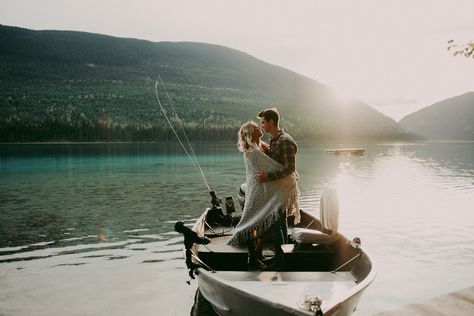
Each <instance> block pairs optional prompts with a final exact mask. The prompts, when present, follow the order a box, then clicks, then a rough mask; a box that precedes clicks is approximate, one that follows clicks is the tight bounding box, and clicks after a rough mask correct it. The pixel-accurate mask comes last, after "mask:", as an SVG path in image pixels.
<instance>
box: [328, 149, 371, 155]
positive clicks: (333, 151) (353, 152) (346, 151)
mask: <svg viewBox="0 0 474 316" xmlns="http://www.w3.org/2000/svg"><path fill="white" fill-rule="evenodd" d="M326 152H327V153H330V154H335V155H340V154H351V155H363V154H364V152H365V148H334V149H326Z"/></svg>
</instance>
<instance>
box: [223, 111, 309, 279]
mask: <svg viewBox="0 0 474 316" xmlns="http://www.w3.org/2000/svg"><path fill="white" fill-rule="evenodd" d="M258 118H259V120H260V128H259V126H258V125H257V124H256V123H255V122H252V121H250V122H247V123H244V124H243V125H242V126H241V127H240V130H239V133H238V148H239V150H240V151H241V152H243V156H244V161H245V167H246V192H245V205H244V209H243V213H242V218H241V220H240V222H239V224H238V225H237V226H236V227H235V231H234V235H233V236H232V238H231V239H230V241H229V244H230V245H233V246H237V245H240V244H245V243H247V245H248V248H249V268H258V269H268V270H280V269H281V268H282V265H283V250H282V247H281V246H282V245H283V244H284V243H286V242H287V238H288V233H287V217H289V216H294V222H295V224H297V223H299V221H300V212H299V205H298V197H299V190H298V185H297V180H298V176H297V173H296V168H295V165H296V152H297V145H296V143H295V141H294V140H293V138H291V136H290V135H288V134H287V133H285V132H284V131H283V130H282V129H280V128H279V125H278V122H279V118H280V115H279V113H278V111H277V109H276V108H272V109H266V110H263V111H261V112H260V113H259V114H258ZM262 132H265V133H269V134H270V135H271V139H270V142H269V144H266V143H264V142H263V141H261V139H260V138H261V137H262ZM269 231H271V236H272V240H273V244H274V247H275V257H274V258H272V259H271V260H272V261H273V262H272V263H271V264H270V265H269V266H268V267H267V266H266V264H265V263H264V261H265V258H264V257H263V255H262V247H263V246H262V245H263V241H262V237H263V235H264V234H266V233H267V232H269Z"/></svg>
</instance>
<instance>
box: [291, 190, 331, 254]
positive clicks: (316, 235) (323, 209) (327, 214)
mask: <svg viewBox="0 0 474 316" xmlns="http://www.w3.org/2000/svg"><path fill="white" fill-rule="evenodd" d="M319 212H320V219H321V224H322V226H323V229H322V231H320V230H315V229H307V228H301V227H295V228H293V232H292V234H291V237H292V239H293V240H294V241H296V242H297V243H300V244H321V245H330V244H332V243H334V242H335V241H336V240H337V239H338V236H339V235H338V233H337V229H338V226H339V203H338V199H337V192H336V190H335V189H326V190H324V192H323V194H322V196H321V202H320V206H319Z"/></svg>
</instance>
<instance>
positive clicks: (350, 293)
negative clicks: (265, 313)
mask: <svg viewBox="0 0 474 316" xmlns="http://www.w3.org/2000/svg"><path fill="white" fill-rule="evenodd" d="M208 210H209V209H206V210H205V211H204V212H203V213H202V214H201V216H200V217H199V218H198V219H197V221H196V222H195V224H194V225H193V230H194V231H196V232H197V229H198V226H199V225H204V222H205V217H206V215H207V212H208ZM305 213H307V214H308V215H309V216H311V217H313V218H315V219H317V220H319V219H318V218H317V217H315V216H313V215H312V214H310V213H308V212H305ZM338 234H339V235H340V237H341V238H343V239H344V240H345V241H346V242H347V243H350V241H349V239H348V238H347V237H346V236H345V235H343V234H341V233H340V232H338ZM357 249H358V250H359V251H360V253H361V254H362V255H363V256H365V257H366V258H367V260H368V261H369V263H370V265H371V267H370V272H369V273H368V274H367V275H366V276H365V277H364V278H363V279H362V280H361V281H360V282H356V285H355V286H353V287H351V288H349V289H347V291H345V292H344V294H343V295H339V296H337V297H335V299H334V300H331V301H332V302H333V304H332V305H331V306H329V307H327V309H326V310H324V311H323V313H324V314H326V313H329V314H331V313H334V312H336V311H337V310H338V309H339V308H340V307H341V306H342V305H343V304H344V303H345V302H347V301H349V300H350V299H352V298H353V297H355V296H356V295H357V294H362V292H363V291H364V290H365V289H366V288H367V287H368V286H369V285H370V284H371V283H372V282H373V280H374V279H375V276H376V274H377V265H376V263H375V261H374V260H373V258H372V257H371V256H370V255H369V253H368V252H367V251H366V250H365V249H363V248H362V247H360V246H357ZM355 266H357V264H356V265H355ZM351 271H352V270H351ZM202 273H203V274H204V275H205V276H206V277H207V278H209V279H212V280H214V281H216V282H218V283H219V284H220V285H221V286H223V287H225V288H228V289H231V290H232V291H237V292H238V293H239V294H241V295H244V296H245V297H247V298H251V299H254V300H255V299H256V300H257V301H259V302H261V303H270V305H271V306H274V307H278V308H279V309H280V310H287V311H291V314H294V312H295V311H298V312H301V313H302V314H303V315H313V313H310V312H309V311H305V310H304V309H294V308H291V307H289V306H287V305H282V304H280V303H278V302H274V301H271V300H268V299H264V298H262V297H260V296H257V295H254V294H251V293H248V292H245V291H243V290H241V289H239V288H236V287H234V286H231V285H230V284H229V281H227V280H225V279H223V278H222V277H220V276H216V275H215V273H214V272H213V271H207V270H206V269H204V268H197V275H198V279H199V278H200V277H199V275H200V274H202ZM356 279H357V278H356ZM201 293H202V294H203V296H204V297H205V298H206V299H207V297H206V295H205V292H203V291H201ZM211 300H212V298H211Z"/></svg>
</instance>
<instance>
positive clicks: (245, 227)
mask: <svg viewBox="0 0 474 316" xmlns="http://www.w3.org/2000/svg"><path fill="white" fill-rule="evenodd" d="M244 160H245V167H246V181H247V182H246V183H247V190H246V192H245V206H244V210H243V213H242V219H241V220H240V222H239V224H238V225H237V226H236V227H235V231H234V235H233V236H232V238H231V239H230V240H229V242H228V244H229V245H233V246H236V245H238V244H242V243H244V242H247V241H248V240H249V239H254V238H255V237H260V236H261V235H263V233H265V232H266V231H267V230H268V229H269V228H270V227H271V226H272V224H273V223H275V222H276V221H277V220H278V218H279V216H278V214H279V213H278V210H280V209H282V210H285V211H286V216H287V217H288V216H294V217H295V224H297V223H299V222H300V211H299V204H298V198H299V189H298V185H297V178H296V176H295V175H294V174H291V175H289V176H287V177H284V178H282V179H278V180H276V181H267V182H259V181H257V180H256V179H255V173H256V172H257V171H266V172H269V171H273V170H276V169H280V168H282V167H283V166H282V165H281V164H279V163H278V162H276V161H275V160H273V159H271V158H270V157H268V156H267V155H266V154H265V153H263V152H261V151H260V150H257V149H253V148H250V149H249V150H248V151H247V152H245V153H244ZM254 231H255V234H256V236H254V235H253V234H254Z"/></svg>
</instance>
